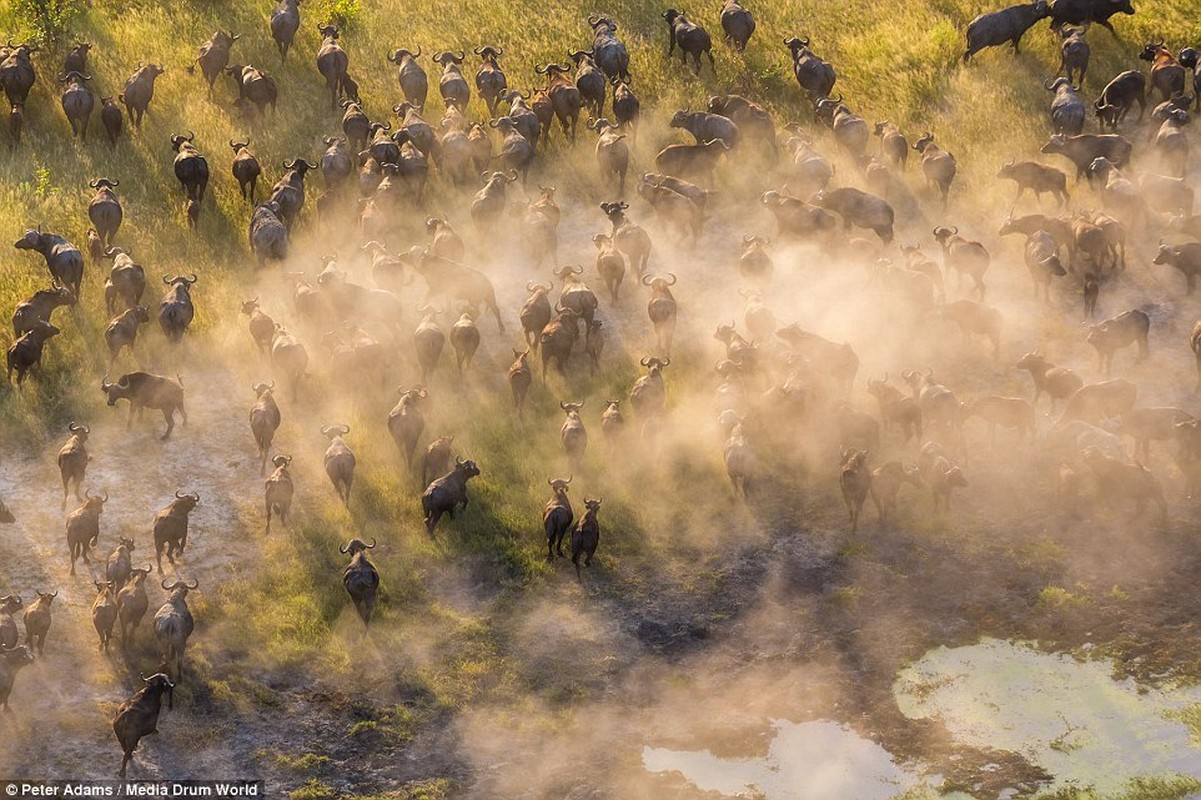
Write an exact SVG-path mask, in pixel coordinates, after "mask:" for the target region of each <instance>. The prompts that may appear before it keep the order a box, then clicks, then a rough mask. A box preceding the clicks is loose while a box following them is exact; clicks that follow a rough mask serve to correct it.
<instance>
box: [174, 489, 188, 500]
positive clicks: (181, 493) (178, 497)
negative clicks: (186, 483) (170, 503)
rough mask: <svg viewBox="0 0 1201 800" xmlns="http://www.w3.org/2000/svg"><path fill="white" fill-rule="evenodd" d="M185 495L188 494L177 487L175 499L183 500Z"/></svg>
mask: <svg viewBox="0 0 1201 800" xmlns="http://www.w3.org/2000/svg"><path fill="white" fill-rule="evenodd" d="M185 497H187V495H186V494H184V493H183V492H181V491H180V490H179V489H176V490H175V499H176V500H182V499H184V498H185Z"/></svg>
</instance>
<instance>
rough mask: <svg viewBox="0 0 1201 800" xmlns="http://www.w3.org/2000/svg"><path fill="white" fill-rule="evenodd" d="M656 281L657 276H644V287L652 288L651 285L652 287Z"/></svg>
mask: <svg viewBox="0 0 1201 800" xmlns="http://www.w3.org/2000/svg"><path fill="white" fill-rule="evenodd" d="M654 279H655V276H654V275H649V274H648V275H643V276H642V285H643V286H650V285H651V283H652V282H653V281H654Z"/></svg>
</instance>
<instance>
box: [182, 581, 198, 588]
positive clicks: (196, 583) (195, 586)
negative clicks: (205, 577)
mask: <svg viewBox="0 0 1201 800" xmlns="http://www.w3.org/2000/svg"><path fill="white" fill-rule="evenodd" d="M184 586H186V587H188V588H189V589H199V588H200V581H192V582H191V583H190V584H189V583H187V582H184Z"/></svg>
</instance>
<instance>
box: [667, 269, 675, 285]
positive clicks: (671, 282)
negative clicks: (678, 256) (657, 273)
mask: <svg viewBox="0 0 1201 800" xmlns="http://www.w3.org/2000/svg"><path fill="white" fill-rule="evenodd" d="M667 274H668V276H669V277H670V278H671V281H670V282H668V283H667V285H668V286H675V285H676V276H675V273H673V272H669V273H667Z"/></svg>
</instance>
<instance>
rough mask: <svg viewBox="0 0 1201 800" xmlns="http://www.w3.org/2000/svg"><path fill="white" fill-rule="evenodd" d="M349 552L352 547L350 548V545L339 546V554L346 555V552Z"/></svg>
mask: <svg viewBox="0 0 1201 800" xmlns="http://www.w3.org/2000/svg"><path fill="white" fill-rule="evenodd" d="M349 550H350V547H349V546H348V545H344V544H340V545H338V552H339V553H346V552H348V551H349Z"/></svg>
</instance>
